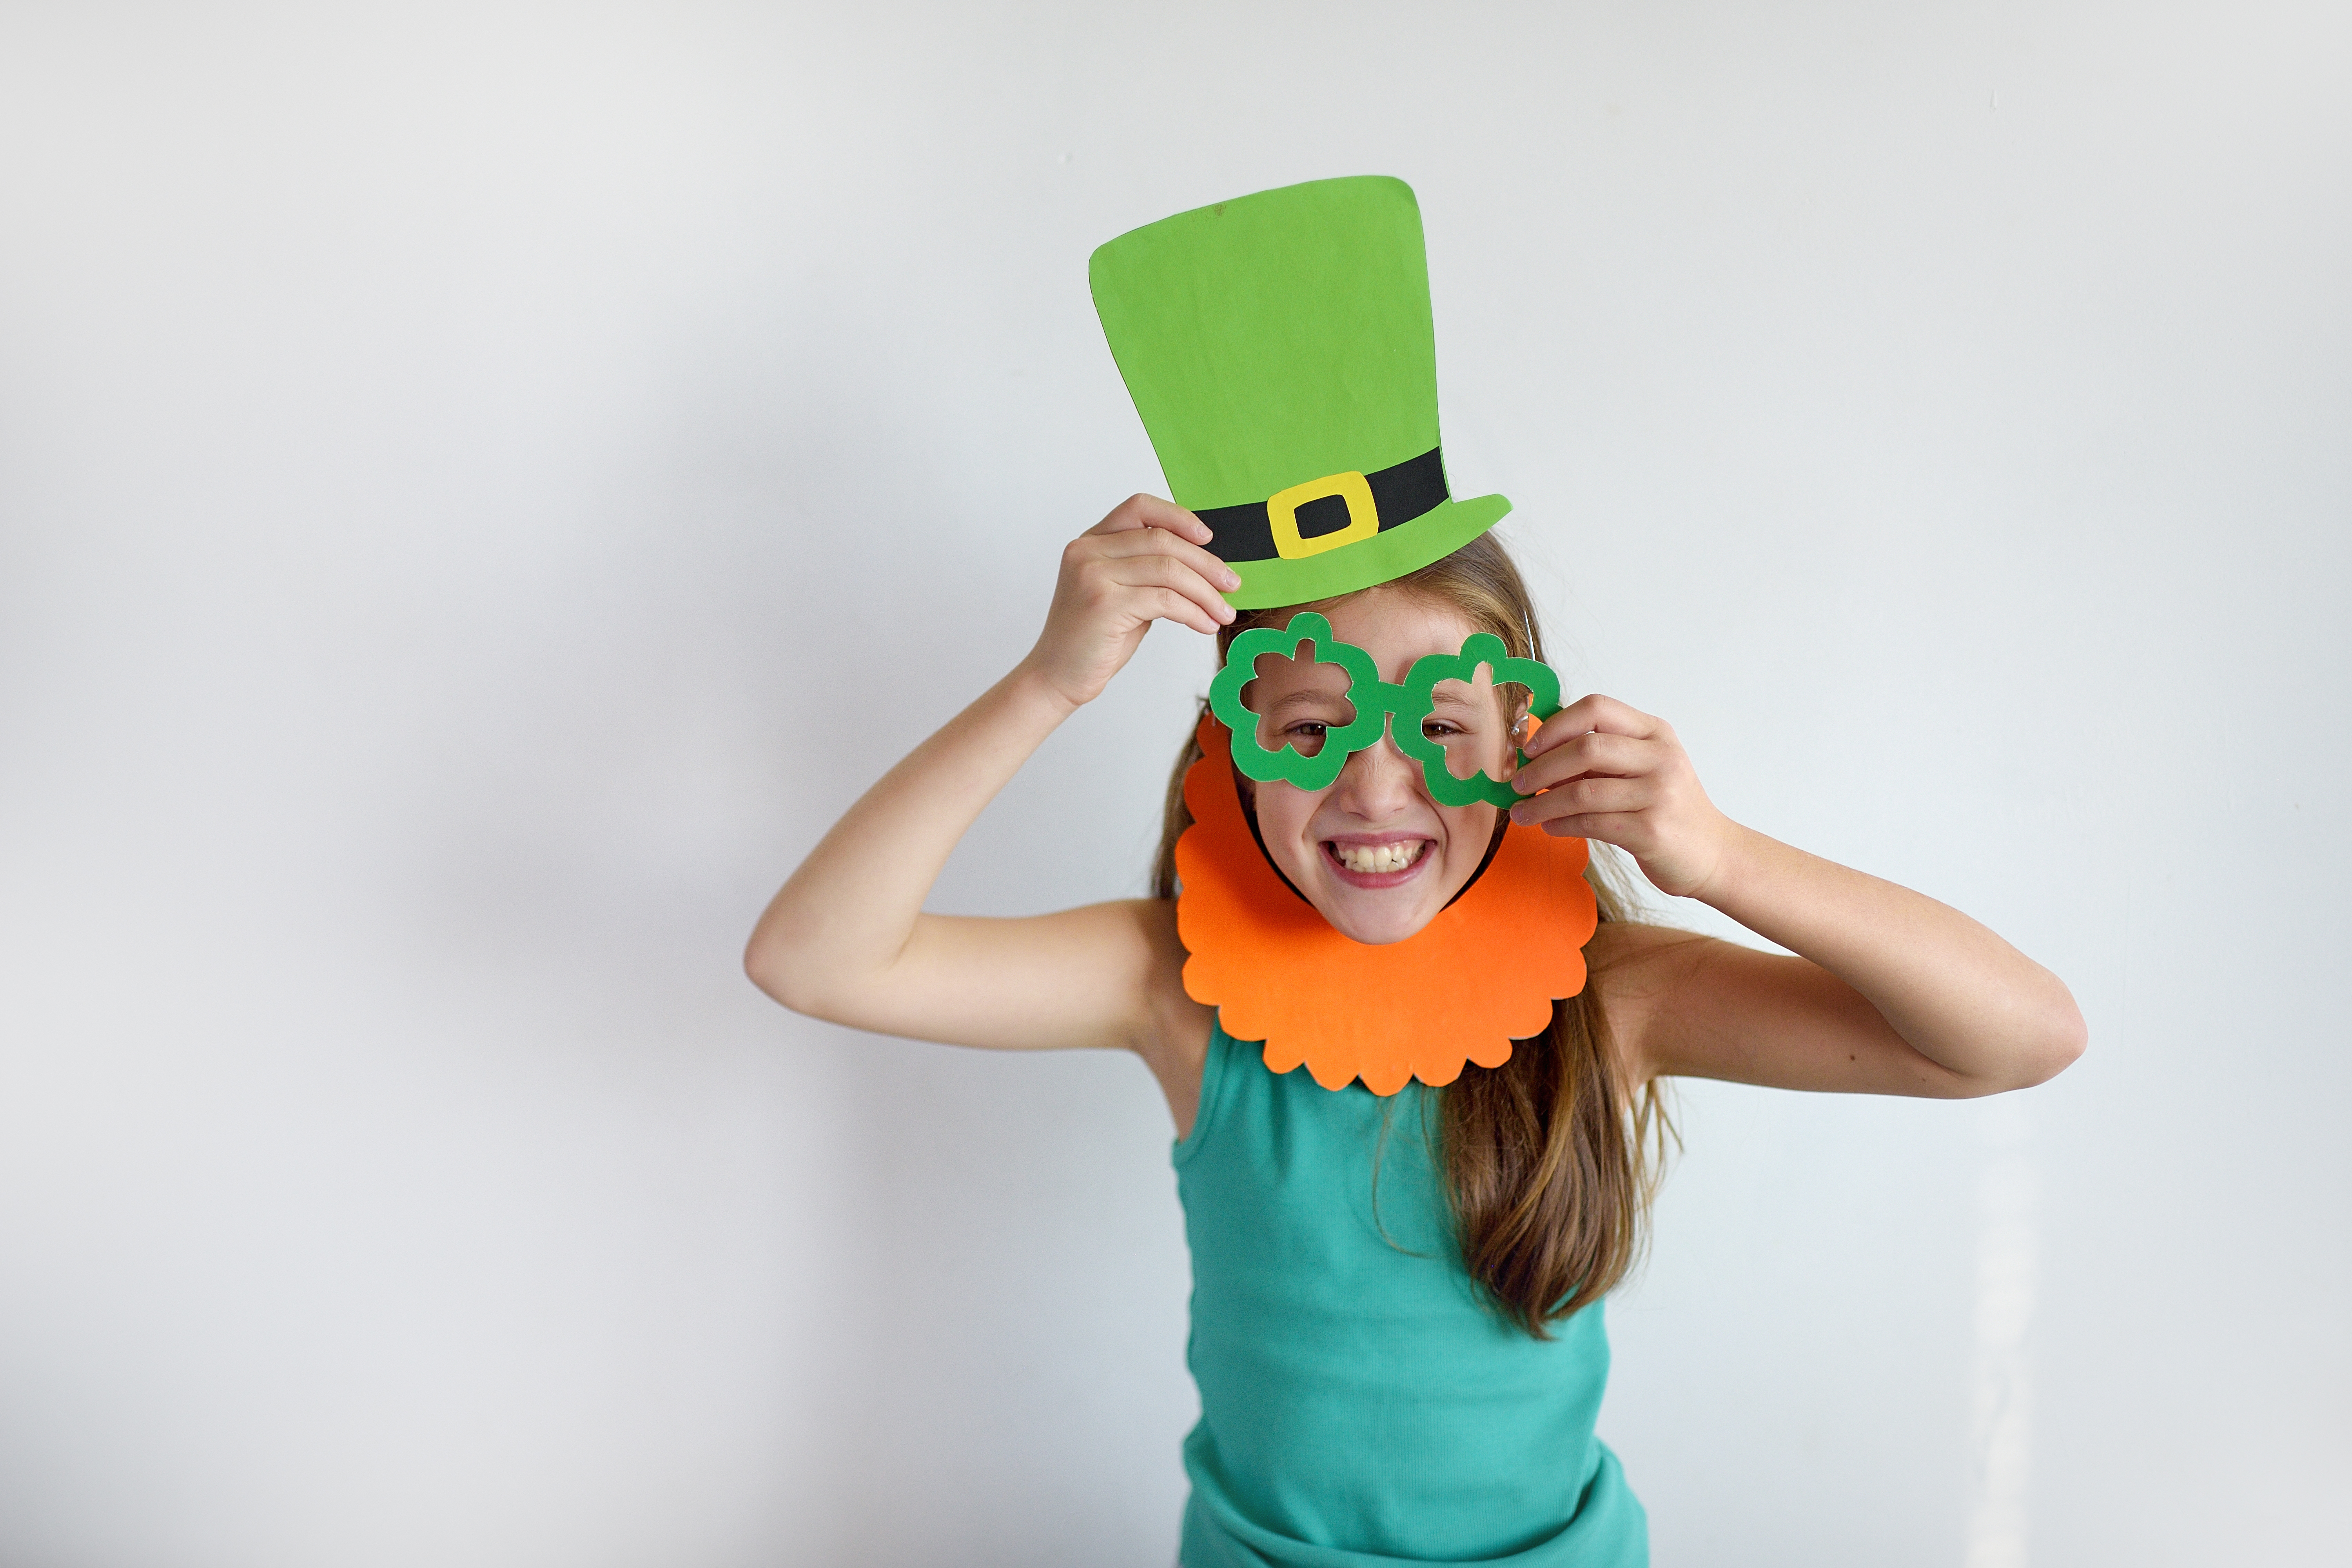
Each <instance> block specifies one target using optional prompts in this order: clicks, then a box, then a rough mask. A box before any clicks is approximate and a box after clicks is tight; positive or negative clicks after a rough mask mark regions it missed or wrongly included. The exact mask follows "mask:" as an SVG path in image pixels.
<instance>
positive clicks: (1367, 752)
mask: <svg viewBox="0 0 2352 1568" xmlns="http://www.w3.org/2000/svg"><path fill="white" fill-rule="evenodd" d="M1395 722H1396V721H1395V719H1394V717H1393V716H1391V718H1390V720H1389V723H1390V725H1391V727H1392V726H1393V725H1394V724H1395ZM1420 778H1421V769H1420V767H1419V765H1418V764H1416V763H1414V762H1413V761H1412V758H1410V757H1408V756H1406V755H1405V754H1404V753H1403V752H1400V751H1398V750H1397V746H1396V742H1395V740H1394V739H1393V738H1392V736H1391V731H1390V730H1383V731H1381V738H1380V739H1379V740H1377V741H1375V742H1372V743H1371V744H1370V745H1369V746H1366V747H1365V748H1364V749H1363V750H1362V751H1360V752H1356V753H1355V754H1354V755H1353V756H1351V757H1349V759H1348V761H1347V763H1346V764H1345V765H1344V766H1342V767H1341V768H1340V769H1339V781H1338V782H1337V783H1336V784H1334V785H1333V786H1332V788H1333V790H1334V792H1335V793H1336V795H1337V798H1338V801H1339V807H1340V809H1341V810H1343V811H1345V812H1347V813H1348V814H1349V815H1350V816H1360V817H1363V818H1365V819H1366V820H1367V821H1372V822H1378V821H1380V820H1381V818H1383V817H1387V816H1394V815H1396V813H1398V812H1399V811H1402V809H1404V807H1405V806H1406V805H1410V804H1411V802H1412V796H1413V793H1414V791H1415V790H1416V789H1418V788H1419V787H1420Z"/></svg>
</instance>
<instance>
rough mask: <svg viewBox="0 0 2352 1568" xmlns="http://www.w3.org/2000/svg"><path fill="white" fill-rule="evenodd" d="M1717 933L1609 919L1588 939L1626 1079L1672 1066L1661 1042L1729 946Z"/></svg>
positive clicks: (1589, 963) (1596, 984)
mask: <svg viewBox="0 0 2352 1568" xmlns="http://www.w3.org/2000/svg"><path fill="white" fill-rule="evenodd" d="M1737 951H1738V950H1737V949H1735V948H1733V947H1732V944H1731V943H1729V942H1723V941H1721V940H1720V939H1718V938H1716V937H1711V936H1702V935H1700V934H1699V933H1698V932H1696V931H1681V930H1678V929H1676V928H1675V927H1673V926H1663V925H1650V924H1646V923H1644V922H1642V921H1608V922H1606V923H1604V924H1603V925H1602V926H1601V929H1600V930H1598V931H1594V932H1593V933H1592V940H1591V942H1587V943H1586V944H1585V948H1584V960H1585V964H1586V968H1587V971H1588V973H1589V974H1590V977H1591V978H1590V979H1589V981H1588V982H1587V984H1590V985H1591V987H1592V988H1593V993H1594V994H1595V996H1596V997H1597V998H1598V999H1599V1001H1600V1003H1601V1012H1602V1015H1603V1016H1604V1017H1606V1018H1607V1020H1608V1026H1609V1036H1610V1039H1611V1042H1612V1045H1613V1046H1614V1047H1615V1049H1616V1052H1617V1055H1618V1058H1619V1059H1620V1061H1621V1062H1622V1066H1623V1068H1624V1072H1625V1076H1626V1079H1627V1081H1628V1082H1630V1083H1633V1084H1636V1085H1639V1084H1643V1083H1646V1082H1648V1081H1649V1080H1650V1079H1653V1078H1654V1077H1657V1076H1658V1075H1659V1074H1660V1072H1662V1071H1664V1070H1667V1069H1666V1068H1664V1058H1670V1057H1671V1055H1672V1053H1671V1052H1670V1051H1662V1050H1661V1049H1660V1047H1661V1045H1662V1043H1663V1042H1664V1040H1665V1039H1666V1038H1668V1037H1672V1036H1673V1035H1674V1034H1675V1026H1676V1023H1677V1021H1678V1020H1686V1019H1687V1016H1688V1014H1689V1011H1690V1005H1691V996H1692V994H1693V993H1694V992H1695V991H1696V989H1698V988H1699V987H1701V986H1703V985H1705V984H1707V980H1706V976H1707V974H1708V972H1709V971H1710V970H1711V969H1712V968H1713V967H1714V966H1715V965H1716V964H1717V963H1720V961H1721V959H1722V957H1723V955H1724V954H1725V953H1727V952H1737Z"/></svg>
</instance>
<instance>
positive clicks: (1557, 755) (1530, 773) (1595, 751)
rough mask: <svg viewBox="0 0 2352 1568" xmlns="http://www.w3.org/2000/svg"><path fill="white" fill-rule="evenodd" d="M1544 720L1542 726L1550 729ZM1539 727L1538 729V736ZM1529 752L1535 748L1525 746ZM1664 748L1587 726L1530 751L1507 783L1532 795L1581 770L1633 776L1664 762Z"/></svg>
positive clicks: (1563, 781)
mask: <svg viewBox="0 0 2352 1568" xmlns="http://www.w3.org/2000/svg"><path fill="white" fill-rule="evenodd" d="M1550 728H1551V726H1550V725H1549V724H1547V725H1545V726H1544V729H1545V730H1549V729H1550ZM1542 733H1543V731H1537V735H1538V738H1541V735H1542ZM1528 751H1529V752H1530V753H1533V752H1534V751H1535V748H1534V747H1533V746H1529V747H1528ZM1666 754H1667V748H1666V747H1665V746H1664V744H1662V743H1661V742H1656V741H1643V740H1636V739H1634V738H1633V737H1632V736H1629V735H1613V734H1611V733H1609V732H1608V731H1602V730H1588V731H1585V732H1584V733H1583V734H1581V735H1570V736H1564V737H1562V738H1561V739H1560V740H1559V742H1555V743H1554V744H1553V745H1552V746H1551V748H1550V749H1549V750H1548V751H1546V752H1541V753H1540V754H1531V755H1530V756H1529V758H1528V762H1527V763H1526V764H1525V765H1524V766H1522V767H1521V768H1520V769H1519V771H1518V772H1517V773H1514V774H1513V775H1512V777H1511V784H1512V786H1513V787H1514V788H1516V789H1517V791H1518V792H1519V793H1520V794H1521V795H1533V794H1534V793H1535V792H1536V791H1538V790H1539V789H1551V788H1554V787H1556V786H1558V785H1559V784H1565V783H1566V782H1567V781H1569V780H1570V779H1572V778H1576V777H1578V776H1579V775H1580V774H1584V773H1615V774H1617V775H1619V776H1621V777H1633V776H1636V775H1639V774H1643V773H1654V772H1655V771H1656V770H1657V768H1658V766H1659V764H1660V763H1663V762H1664V760H1665V757H1666Z"/></svg>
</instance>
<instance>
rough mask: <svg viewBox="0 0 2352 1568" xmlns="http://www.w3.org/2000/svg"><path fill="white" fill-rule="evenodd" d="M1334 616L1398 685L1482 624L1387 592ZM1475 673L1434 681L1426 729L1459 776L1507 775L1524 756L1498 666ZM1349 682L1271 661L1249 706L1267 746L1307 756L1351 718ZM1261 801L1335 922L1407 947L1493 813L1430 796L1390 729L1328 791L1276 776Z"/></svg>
mask: <svg viewBox="0 0 2352 1568" xmlns="http://www.w3.org/2000/svg"><path fill="white" fill-rule="evenodd" d="M1325 614H1326V615H1327V616H1328V618H1329V620H1330V622H1331V630H1332V633H1333V635H1334V636H1336V637H1338V638H1339V640H1340V641H1342V642H1349V643H1353V644H1355V645H1356V646H1357V647H1360V648H1362V649H1363V650H1364V651H1365V652H1367V653H1369V654H1370V655H1371V656H1372V659H1373V662H1374V663H1376V664H1377V665H1379V667H1380V672H1381V679H1382V680H1389V681H1402V680H1403V679H1404V677H1405V672H1406V670H1408V669H1410V668H1412V662H1413V660H1415V659H1417V658H1421V657H1422V656H1423V655H1424V654H1433V653H1439V654H1452V653H1457V652H1459V651H1460V650H1461V647H1462V643H1463V640H1464V639H1465V638H1466V637H1469V636H1470V635H1471V634H1473V633H1474V632H1475V631H1477V630H1478V629H1479V628H1478V626H1476V625H1475V623H1474V622H1472V621H1471V620H1470V619H1469V617H1468V616H1465V615H1463V614H1462V612H1461V611H1459V610H1457V609H1455V608H1454V607H1453V606H1452V605H1447V604H1444V603H1443V602H1441V601H1436V600H1432V599H1428V598H1424V597H1422V596H1420V595H1412V594H1407V593H1403V592H1401V591H1399V590H1396V589H1392V588H1374V589H1372V590H1370V591H1369V592H1367V593H1363V594H1359V595H1355V596H1354V597H1352V598H1349V599H1344V600H1342V601H1340V602H1339V604H1337V605H1333V606H1330V607H1329V608H1328V609H1327V610H1326V611H1325ZM1302 651H1304V650H1302ZM1478 673H1479V681H1478V683H1477V684H1476V685H1475V686H1473V685H1471V684H1470V683H1468V682H1465V681H1459V680H1449V681H1444V682H1442V683H1441V684H1440V685H1439V686H1438V688H1437V692H1436V703H1435V707H1434V710H1433V712H1432V713H1431V714H1430V716H1429V718H1428V719H1427V720H1426V721H1424V732H1425V733H1427V734H1428V735H1429V736H1430V738H1431V739H1433V740H1436V741H1439V742H1442V743H1444V746H1445V749H1446V755H1447V760H1448V763H1449V765H1450V767H1451V769H1452V771H1453V772H1454V773H1455V774H1456V775H1457V776H1461V777H1467V776H1468V775H1469V773H1471V772H1472V770H1473V769H1474V768H1484V769H1485V770H1486V774H1487V776H1488V777H1490V778H1496V779H1503V778H1508V777H1509V776H1510V774H1511V772H1512V768H1513V764H1514V763H1516V762H1517V755H1518V753H1517V750H1516V748H1515V747H1514V746H1513V744H1512V740H1511V733H1510V728H1509V726H1510V718H1509V717H1508V716H1507V712H1506V706H1505V703H1504V701H1503V698H1502V694H1501V693H1498V692H1497V691H1496V689H1494V686H1493V683H1492V681H1491V679H1489V678H1488V677H1489V672H1488V671H1486V669H1484V668H1482V669H1480V671H1479V672H1478ZM1347 689H1348V677H1347V672H1346V671H1345V670H1343V669H1341V668H1339V666H1337V665H1331V664H1316V663H1313V662H1311V661H1309V660H1307V659H1306V658H1300V659H1297V660H1295V661H1294V660H1291V659H1286V658H1276V657H1273V656H1268V657H1266V658H1261V659H1260V660H1259V661H1258V668H1257V679H1255V680H1253V681H1251V682H1250V683H1249V685H1247V686H1245V687H1244V688H1243V689H1242V701H1243V703H1244V705H1245V706H1246V707H1247V708H1248V709H1249V710H1250V711H1251V712H1253V713H1255V714H1257V715H1258V743H1259V744H1261V745H1263V746H1265V748H1266V749H1267V750H1269V751H1271V750H1273V749H1275V748H1276V747H1278V746H1281V745H1282V744H1284V743H1285V742H1288V743H1289V744H1291V745H1294V746H1297V748H1298V750H1299V751H1300V752H1305V753H1307V754H1310V755H1311V754H1312V753H1313V751H1314V749H1315V748H1316V747H1317V746H1318V745H1319V744H1320V742H1321V740H1322V737H1323V733H1324V731H1325V730H1326V729H1327V728H1329V729H1336V728H1338V727H1339V726H1340V725H1342V724H1345V723H1346V722H1348V721H1349V719H1350V718H1351V717H1352V716H1353V715H1352V711H1351V710H1350V709H1349V704H1348V700H1347V695H1346V694H1347ZM1393 722H1394V718H1393V716H1391V723H1392V724H1393ZM1254 799H1255V805H1256V808H1257V824H1258V831H1259V833H1260V834H1261V835H1262V836H1263V837H1265V848H1266V853H1267V854H1268V855H1270V856H1271V857H1273V859H1274V862H1275V864H1276V865H1277V866H1279V867H1280V868H1282V872H1283V874H1284V875H1285V876H1286V877H1288V878H1289V879H1290V880H1291V882H1292V884H1293V885H1294V886H1296V887H1297V889H1298V890H1299V891H1300V892H1301V893H1304V894H1305V895H1306V896H1307V901H1308V902H1310V903H1312V904H1313V905H1314V906H1315V907H1316V909H1317V910H1319V911H1321V913H1322V915H1323V918H1324V919H1325V920H1327V921H1330V922H1331V924H1332V926H1333V928H1334V929H1336V930H1338V931H1340V932H1341V933H1342V934H1343V935H1346V936H1349V937H1352V938H1354V939H1355V940H1356V941H1358V942H1402V941H1403V940H1404V939H1405V938H1407V937H1409V936H1411V935H1412V934H1413V933H1414V932H1416V931H1420V930H1421V928H1422V927H1423V926H1425V925H1427V924H1428V923H1429V922H1430V921H1431V920H1432V919H1433V918H1434V917H1435V916H1436V914H1437V912H1438V911H1439V910H1443V909H1444V907H1445V906H1446V904H1447V903H1448V902H1449V901H1450V900H1452V899H1453V897H1454V894H1456V893H1458V892H1460V891H1461V890H1462V888H1463V885H1464V884H1465V883H1466V882H1468V881H1469V879H1470V877H1471V874H1472V873H1473V872H1475V871H1476V870H1477V868H1478V863H1479V862H1480V861H1482V860H1484V859H1485V858H1486V847H1487V846H1488V845H1489V844H1490V843H1492V842H1493V840H1494V835H1495V823H1496V816H1497V811H1496V807H1494V806H1491V805H1486V803H1485V802H1483V801H1482V802H1478V803H1476V804H1475V805H1438V804H1437V803H1436V802H1435V801H1433V800H1432V799H1430V797H1429V791H1428V788H1427V785H1426V784H1425V783H1424V781H1423V777H1422V771H1421V764H1420V763H1417V762H1414V761H1412V759H1410V758H1408V757H1406V756H1405V755H1404V754H1403V753H1402V752H1399V751H1398V750H1397V749H1396V745H1395V743H1394V742H1392V741H1391V740H1390V739H1388V738H1387V737H1386V736H1383V738H1382V739H1381V741H1380V742H1377V743H1375V744H1373V745H1370V746H1367V747H1365V748H1364V749H1363V750H1362V751H1360V752H1357V753H1355V755H1353V756H1351V757H1349V759H1348V763H1347V765H1346V766H1345V767H1343V768H1342V769H1340V771H1339V777H1338V778H1337V779H1336V780H1334V781H1333V782H1332V784H1331V785H1330V787H1329V788H1328V789H1320V790H1303V789H1300V788H1299V787H1297V785H1296V784H1284V783H1281V782H1279V781H1276V782H1272V783H1267V784H1258V785H1256V786H1255V795H1254Z"/></svg>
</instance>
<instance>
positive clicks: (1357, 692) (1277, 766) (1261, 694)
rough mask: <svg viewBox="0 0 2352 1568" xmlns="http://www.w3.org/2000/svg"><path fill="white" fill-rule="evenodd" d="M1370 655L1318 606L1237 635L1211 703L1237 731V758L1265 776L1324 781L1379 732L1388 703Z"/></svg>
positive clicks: (1250, 772)
mask: <svg viewBox="0 0 2352 1568" xmlns="http://www.w3.org/2000/svg"><path fill="white" fill-rule="evenodd" d="M1380 689H1381V679H1380V671H1379V669H1378V668H1377V667H1375V666H1374V665H1373V663H1372V659H1371V656H1370V654H1368V653H1366V652H1365V651H1364V650H1363V649H1361V648H1360V647H1355V646H1353V645H1352V644H1349V643H1343V642H1340V641H1339V640H1338V639H1336V638H1335V637H1332V635H1331V623H1330V622H1328V621H1327V620H1325V619H1324V618H1323V617H1322V616H1318V615H1317V614H1315V613H1314V612H1313V611H1311V610H1310V611H1305V612H1302V613H1300V614H1299V615H1297V616H1292V617H1291V621H1290V625H1289V626H1286V627H1283V628H1281V629H1279V630H1277V629H1276V628H1275V627H1272V626H1256V627H1253V628H1252V629H1250V630H1248V631H1245V632H1244V633H1242V635H1241V636H1239V637H1235V638H1234V641H1233V647H1232V648H1231V649H1230V650H1229V651H1228V653H1227V654H1226V656H1225V667H1224V668H1223V669H1221V670H1219V671H1218V672H1217V679H1215V680H1214V681H1213V682H1212V683H1211V685H1210V687H1209V706H1210V709H1211V710H1213V712H1214V713H1215V714H1216V716H1217V718H1218V719H1219V720H1220V721H1223V724H1224V726H1225V728H1226V729H1228V730H1231V731H1233V735H1234V748H1233V749H1234V765H1235V766H1236V767H1238V768H1240V769H1241V771H1242V772H1243V773H1244V774H1245V775H1247V776H1248V777H1250V778H1253V779H1256V780H1258V781H1259V782H1260V783H1266V782H1270V781H1273V780H1276V779H1279V780H1282V781H1284V782H1286V783H1288V784H1296V785H1297V786H1298V787H1299V788H1300V789H1310V790H1312V789H1324V788H1327V787H1328V786H1329V784H1331V783H1332V781H1333V780H1335V779H1337V778H1338V777H1339V770H1340V769H1341V768H1342V767H1344V766H1346V765H1347V762H1348V757H1349V753H1350V752H1357V751H1360V750H1361V749H1362V748H1363V747H1365V746H1368V745H1370V744H1371V743H1372V742H1375V741H1377V740H1379V739H1380V736H1381V727H1382V722H1383V721H1384V720H1385V719H1386V718H1387V716H1388V715H1387V711H1386V710H1385V709H1383V708H1382V707H1381V703H1380V701H1379V693H1380Z"/></svg>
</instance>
